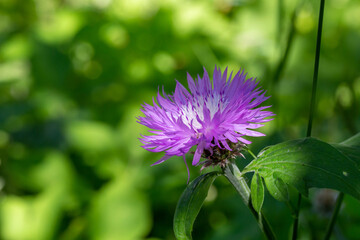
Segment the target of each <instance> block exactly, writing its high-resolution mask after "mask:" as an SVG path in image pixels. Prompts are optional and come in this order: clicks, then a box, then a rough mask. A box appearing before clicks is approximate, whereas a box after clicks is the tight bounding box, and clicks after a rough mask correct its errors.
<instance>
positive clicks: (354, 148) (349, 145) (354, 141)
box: [331, 133, 360, 168]
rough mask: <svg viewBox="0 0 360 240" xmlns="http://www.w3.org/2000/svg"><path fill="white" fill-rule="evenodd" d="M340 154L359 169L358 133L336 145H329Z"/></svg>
mask: <svg viewBox="0 0 360 240" xmlns="http://www.w3.org/2000/svg"><path fill="white" fill-rule="evenodd" d="M331 145H332V146H333V147H335V148H336V149H337V150H339V151H340V152H341V153H342V154H344V155H345V156H347V157H348V158H349V159H350V160H352V161H354V163H355V165H356V166H357V167H358V168H360V133H358V134H356V135H354V136H353V137H351V138H349V139H347V140H345V141H343V142H342V143H338V144H336V143H335V144H331Z"/></svg>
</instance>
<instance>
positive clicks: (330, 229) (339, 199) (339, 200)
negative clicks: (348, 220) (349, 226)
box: [324, 192, 345, 240]
mask: <svg viewBox="0 0 360 240" xmlns="http://www.w3.org/2000/svg"><path fill="white" fill-rule="evenodd" d="M344 195H345V194H344V193H343V192H341V193H339V196H338V197H337V199H336V205H335V209H334V212H333V214H332V216H331V220H330V223H329V225H328V227H327V229H326V235H325V237H324V240H329V239H330V236H331V233H332V232H333V228H334V225H335V221H336V218H337V216H338V214H339V210H340V207H341V203H342V200H343V199H344Z"/></svg>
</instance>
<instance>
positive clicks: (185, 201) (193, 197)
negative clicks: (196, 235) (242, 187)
mask: <svg viewBox="0 0 360 240" xmlns="http://www.w3.org/2000/svg"><path fill="white" fill-rule="evenodd" d="M219 175H220V174H219V173H218V172H210V173H206V174H204V175H201V176H199V177H198V178H196V179H195V180H194V181H192V182H191V183H190V184H189V185H188V186H187V188H186V189H185V191H184V192H183V193H182V195H181V197H180V199H179V202H178V204H177V206H176V211H175V216H174V232H175V237H176V238H177V239H179V240H187V239H192V238H191V232H192V228H193V224H194V221H195V219H196V216H197V215H198V213H199V211H200V209H201V206H202V205H203V202H204V200H205V198H206V196H207V194H208V191H209V188H210V186H211V184H212V183H213V181H214V180H215V178H216V177H217V176H219Z"/></svg>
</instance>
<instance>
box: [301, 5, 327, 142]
mask: <svg viewBox="0 0 360 240" xmlns="http://www.w3.org/2000/svg"><path fill="white" fill-rule="evenodd" d="M324 7H325V0H321V2H320V11H319V23H318V32H317V39H316V50H315V64H314V76H313V85H312V92H311V102H310V113H309V123H308V128H307V133H306V136H307V137H310V136H311V130H312V122H313V118H314V112H315V100H316V87H317V81H318V75H319V62H320V47H321V33H322V25H323V19H324Z"/></svg>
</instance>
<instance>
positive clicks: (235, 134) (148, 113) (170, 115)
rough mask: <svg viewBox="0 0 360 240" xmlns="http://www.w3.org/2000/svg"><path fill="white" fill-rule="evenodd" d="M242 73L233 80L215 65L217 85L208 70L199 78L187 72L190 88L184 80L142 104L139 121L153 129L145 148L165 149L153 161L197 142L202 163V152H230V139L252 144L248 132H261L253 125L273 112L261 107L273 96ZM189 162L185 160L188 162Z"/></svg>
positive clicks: (254, 134)
mask: <svg viewBox="0 0 360 240" xmlns="http://www.w3.org/2000/svg"><path fill="white" fill-rule="evenodd" d="M246 75H247V74H244V71H239V72H238V73H237V74H236V75H235V76H234V77H233V78H232V73H230V76H229V77H227V69H225V71H224V73H221V70H220V68H217V67H215V70H214V74H213V83H211V81H210V79H209V75H208V73H207V72H206V70H205V69H204V76H203V77H202V78H201V77H200V76H199V75H198V77H197V79H195V81H194V80H193V78H192V77H191V76H190V75H189V74H188V75H187V82H188V87H189V89H190V91H188V90H187V89H186V88H185V87H184V86H183V85H182V84H181V83H179V82H177V83H176V88H175V92H174V93H173V94H172V95H167V94H166V93H165V92H164V90H163V91H162V95H163V96H161V94H160V93H159V92H158V94H157V97H156V100H157V103H156V102H155V100H154V99H153V106H151V105H149V104H146V103H145V104H144V105H142V107H143V109H142V112H143V113H144V114H145V117H139V118H138V120H139V123H141V124H143V125H145V126H147V127H149V128H151V129H154V131H149V132H150V133H152V134H153V135H150V136H142V138H141V139H140V141H141V142H142V143H143V144H144V145H143V148H145V149H146V150H149V151H153V152H162V151H164V152H165V156H164V157H162V158H161V159H160V160H159V161H157V162H156V163H154V164H153V165H155V164H159V163H162V162H164V161H165V160H167V159H169V158H170V157H172V156H183V157H184V161H185V154H186V153H188V152H189V150H190V148H192V147H193V146H197V148H196V151H195V153H194V158H193V161H192V164H193V165H197V164H198V163H199V160H200V157H201V155H202V154H203V153H204V151H206V152H208V153H210V154H212V153H213V149H214V148H219V149H223V150H228V151H232V149H231V147H230V146H229V145H234V144H231V143H238V142H241V143H244V144H250V143H251V142H250V141H249V140H247V139H245V138H244V136H251V137H259V136H264V134H263V133H260V132H256V131H253V130H250V129H256V128H259V127H261V126H263V124H262V123H264V122H268V121H270V120H272V119H268V117H270V116H273V115H274V114H273V113H272V112H270V111H264V109H266V108H269V107H270V106H263V107H259V105H260V104H261V103H262V102H264V101H265V100H266V99H268V98H269V97H266V96H265V91H264V90H261V88H260V87H257V85H258V83H257V82H256V81H255V79H253V78H248V79H246ZM185 163H186V161H185Z"/></svg>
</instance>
